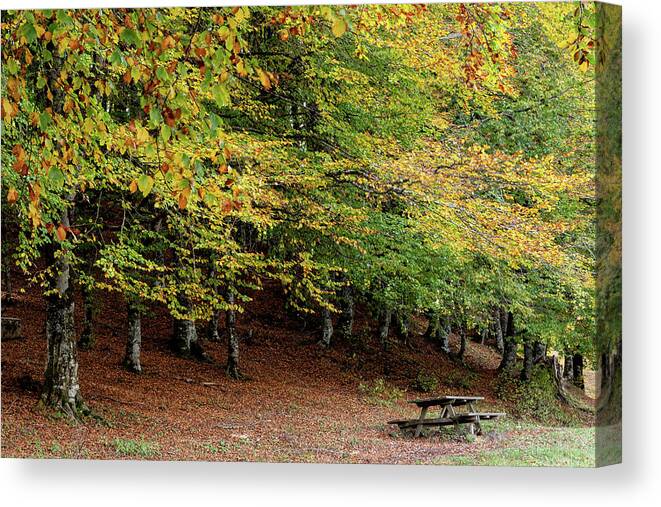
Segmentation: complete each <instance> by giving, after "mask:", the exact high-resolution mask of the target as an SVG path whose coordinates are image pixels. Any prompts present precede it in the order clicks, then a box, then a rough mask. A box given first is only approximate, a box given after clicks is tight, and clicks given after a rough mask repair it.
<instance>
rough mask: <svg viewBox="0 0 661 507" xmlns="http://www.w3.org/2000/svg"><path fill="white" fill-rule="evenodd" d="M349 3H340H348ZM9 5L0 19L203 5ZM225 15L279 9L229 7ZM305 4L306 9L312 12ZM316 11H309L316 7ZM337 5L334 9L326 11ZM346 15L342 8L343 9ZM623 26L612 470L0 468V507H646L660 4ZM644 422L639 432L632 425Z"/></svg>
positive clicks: (653, 415)
mask: <svg viewBox="0 0 661 507" xmlns="http://www.w3.org/2000/svg"><path fill="white" fill-rule="evenodd" d="M349 1H350V0H349ZM222 3H228V2H213V1H208V0H207V1H195V0H178V1H177V0H174V1H173V0H162V1H156V2H155V1H149V0H143V1H136V0H124V1H106V2H103V1H98V0H96V1H94V0H92V1H88V2H85V1H79V0H72V1H68V2H63V1H59V2H56V1H52V0H51V1H48V0H41V1H39V0H24V1H20V2H19V1H15V0H9V1H6V2H3V3H2V8H3V9H8V8H39V7H91V6H94V7H98V6H124V7H128V6H145V5H213V4H222ZM229 3H233V4H250V5H255V4H262V3H270V4H276V5H282V4H284V3H312V2H287V1H275V2H268V1H267V2H259V1H245V0H236V1H234V2H229ZM314 3H317V2H314ZM319 3H321V2H319ZM332 3H342V2H332ZM345 3H349V2H345ZM619 3H621V4H622V5H623V18H624V168H625V169H624V298H625V299H624V301H625V302H624V338H625V339H624V371H625V374H624V405H625V414H631V415H625V419H624V464H623V465H620V466H614V467H608V468H604V469H599V470H571V469H526V468H520V469H519V468H516V469H514V468H509V469H508V468H474V467H464V468H459V467H426V466H407V467H404V466H381V465H300V464H282V465H269V464H252V463H238V464H237V463H231V464H228V463H183V462H170V463H146V462H102V461H73V460H58V461H51V460H44V461H38V460H10V459H3V460H0V501H2V502H3V503H4V505H12V506H14V505H18V506H23V505H49V506H52V505H60V504H65V503H66V505H67V506H69V507H73V506H77V505H86V506H89V505H94V506H106V505H112V506H115V507H116V506H118V505H121V506H123V505H134V504H142V505H159V506H161V505H162V506H167V505H177V506H180V507H184V506H185V507H187V506H197V505H207V504H227V503H233V504H234V505H236V506H241V507H242V506H243V505H252V504H257V503H259V504H262V505H264V504H266V505H272V504H275V505H292V506H293V505H314V506H315V507H316V506H317V505H338V504H340V505H343V507H344V506H346V507H349V506H350V505H354V504H362V505H372V504H381V505H392V504H399V505H401V506H402V507H408V506H409V505H410V506H411V507H412V506H413V505H414V503H415V504H418V505H424V504H435V505H441V504H444V503H452V502H458V503H460V504H461V505H465V506H472V505H475V506H478V505H479V504H484V503H485V502H488V503H489V505H490V506H499V505H507V506H516V505H526V506H527V507H531V506H534V507H538V506H546V505H558V504H561V505H565V506H568V507H569V506H574V505H581V506H591V505H599V506H600V507H607V506H611V505H613V506H618V507H623V506H624V507H630V506H637V505H646V504H649V505H652V504H653V503H656V502H658V499H659V498H660V497H661V473H659V471H660V467H659V465H658V463H659V461H660V460H661V455H660V454H659V453H658V452H659V451H661V449H660V446H659V441H660V437H659V434H660V433H661V414H660V409H659V407H661V403H659V399H660V397H661V396H660V394H661V391H660V390H659V387H660V386H659V373H658V372H659V371H660V370H661V365H660V364H659V362H660V361H661V333H659V330H660V329H661V323H660V322H659V319H661V298H660V297H659V294H660V293H661V291H660V290H659V289H660V288H661V279H660V277H659V273H660V271H661V256H660V255H659V234H660V231H661V227H660V222H659V217H660V216H661V214H660V213H659V212H660V208H661V178H660V177H659V172H660V171H661V160H660V157H659V152H660V151H661V129H660V128H659V122H660V121H661V114H660V113H661V111H660V108H659V97H660V96H661V86H660V81H659V61H660V56H659V55H661V44H660V43H659V42H660V38H661V37H660V35H661V15H660V13H661V9H659V5H660V4H661V3H660V2H657V1H653V0H647V1H645V0H622V1H621V2H619ZM643 416H644V417H645V418H647V419H648V422H643V420H642V417H643Z"/></svg>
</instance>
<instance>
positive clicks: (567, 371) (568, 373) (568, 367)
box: [562, 352, 574, 380]
mask: <svg viewBox="0 0 661 507" xmlns="http://www.w3.org/2000/svg"><path fill="white" fill-rule="evenodd" d="M562 376H563V377H564V378H565V379H566V380H574V356H573V355H572V354H571V352H565V367H564V370H563V373H562Z"/></svg>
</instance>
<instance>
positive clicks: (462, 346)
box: [455, 326, 468, 363]
mask: <svg viewBox="0 0 661 507" xmlns="http://www.w3.org/2000/svg"><path fill="white" fill-rule="evenodd" d="M459 338H460V342H459V351H458V352H457V355H456V356H455V357H456V358H457V359H458V360H459V361H460V362H462V363H463V362H464V356H465V355H466V348H467V346H468V333H467V332H466V328H465V327H463V326H462V327H461V328H459Z"/></svg>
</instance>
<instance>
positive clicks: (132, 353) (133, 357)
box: [124, 303, 142, 373]
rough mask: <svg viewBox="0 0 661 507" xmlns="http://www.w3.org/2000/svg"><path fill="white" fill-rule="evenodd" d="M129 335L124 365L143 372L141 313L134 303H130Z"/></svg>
mask: <svg viewBox="0 0 661 507" xmlns="http://www.w3.org/2000/svg"><path fill="white" fill-rule="evenodd" d="M128 324H129V330H128V337H127V340H126V354H125V356H124V366H125V367H126V369H127V370H129V371H132V372H134V373H141V372H142V366H141V365H140V346H141V344H142V330H141V315H140V310H139V309H138V307H137V306H136V305H134V304H132V303H129V305H128Z"/></svg>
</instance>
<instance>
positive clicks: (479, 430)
mask: <svg viewBox="0 0 661 507" xmlns="http://www.w3.org/2000/svg"><path fill="white" fill-rule="evenodd" d="M468 408H469V409H470V411H471V412H473V413H477V410H475V407H474V406H473V404H472V403H469V404H468ZM472 427H473V425H472V424H471V429H472ZM472 433H473V432H472V431H471V434H472ZM475 434H476V435H481V434H482V425H481V424H480V416H479V415H478V416H477V417H476V420H475Z"/></svg>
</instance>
